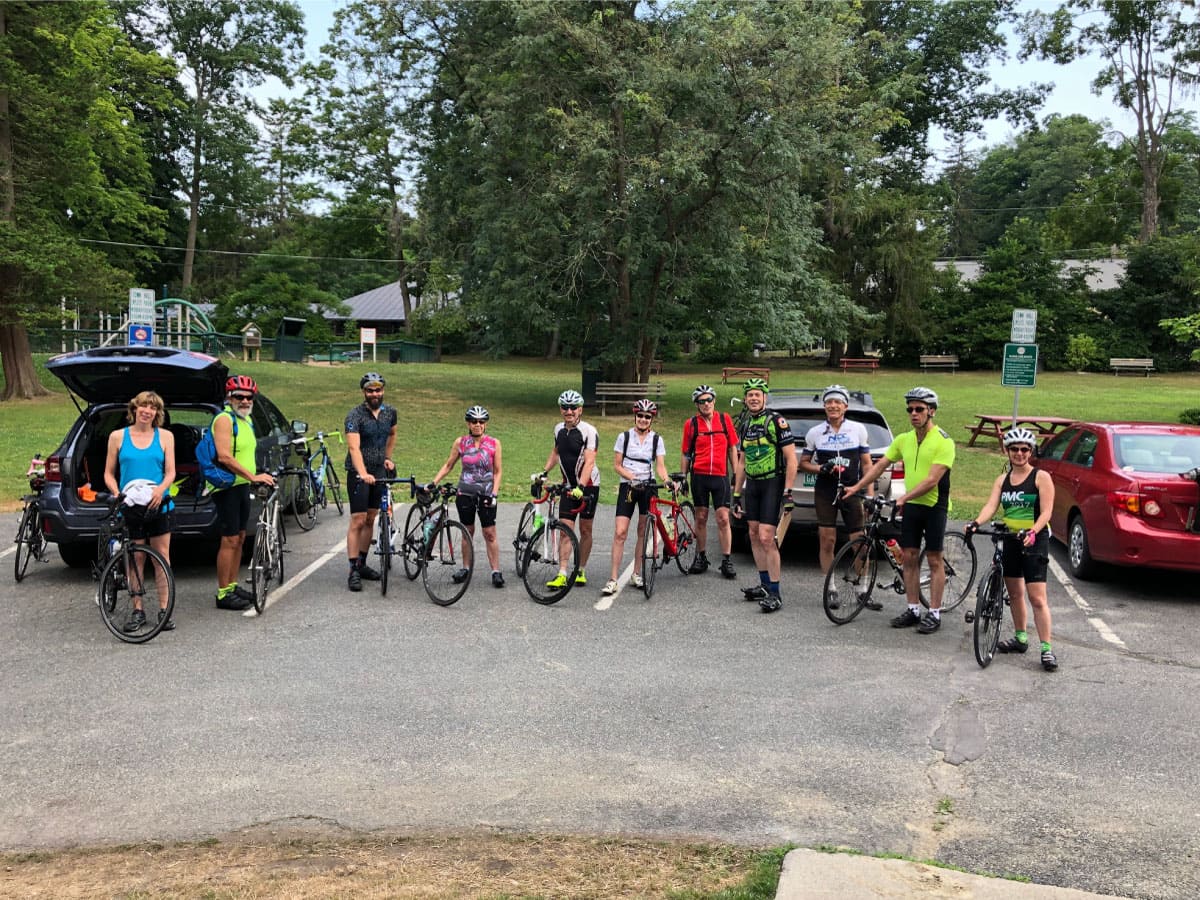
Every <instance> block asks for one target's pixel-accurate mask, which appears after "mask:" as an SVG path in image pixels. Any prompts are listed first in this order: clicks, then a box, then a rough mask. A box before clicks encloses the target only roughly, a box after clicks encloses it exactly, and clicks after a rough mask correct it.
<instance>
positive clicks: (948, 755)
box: [0, 504, 1200, 900]
mask: <svg viewBox="0 0 1200 900" xmlns="http://www.w3.org/2000/svg"><path fill="white" fill-rule="evenodd" d="M519 510H520V507H519V505H516V504H504V505H503V506H502V508H501V518H500V532H501V536H502V545H503V544H504V540H505V536H506V535H508V536H511V532H512V529H513V528H514V526H515V520H516V517H517V515H518V513H519ZM344 525H345V520H341V519H338V517H337V516H336V515H333V514H331V513H329V512H326V513H322V515H321V521H320V522H319V524H318V527H317V528H316V530H314V531H313V532H310V533H307V534H298V533H291V534H289V544H288V547H289V553H288V557H287V569H288V581H287V583H286V584H285V585H284V588H283V589H282V590H279V591H277V592H275V594H274V598H273V603H272V605H271V606H270V607H269V609H268V610H267V613H266V615H264V616H263V617H261V618H258V617H245V616H242V615H240V614H237V613H230V612H224V611H219V610H216V609H215V608H214V606H213V603H212V598H211V592H212V588H213V584H212V583H211V582H212V580H213V579H212V572H211V568H210V566H209V565H208V564H207V563H206V562H203V561H195V560H189V559H187V558H186V557H185V556H183V554H179V555H178V558H177V560H176V561H177V563H178V565H177V567H176V574H177V578H178V583H179V593H178V600H177V612H176V616H177V618H178V621H179V628H178V630H177V631H175V632H172V633H170V634H163V635H160V636H159V637H158V638H156V639H155V640H154V641H152V642H151V643H150V644H147V645H144V646H142V647H131V646H127V645H124V644H121V643H119V642H118V641H116V640H114V639H113V638H112V637H111V636H110V635H109V634H108V632H107V631H106V630H105V629H104V627H103V625H102V624H101V622H100V617H99V615H98V614H97V613H96V609H95V606H94V586H93V583H92V582H91V580H90V579H89V578H88V576H87V574H86V573H84V572H81V571H78V570H70V569H67V568H66V567H65V566H64V565H62V563H61V562H59V561H58V560H57V559H53V557H54V554H53V552H52V553H51V557H52V562H50V563H48V564H45V565H35V566H34V568H33V569H32V571H31V572H30V574H29V577H28V578H27V579H26V581H25V582H23V583H22V584H20V585H15V584H13V583H12V580H11V560H12V553H11V549H8V550H6V551H4V553H3V554H0V566H3V567H5V572H4V573H2V575H0V636H2V637H0V643H2V646H0V679H2V680H3V681H4V683H5V684H6V685H8V686H9V687H8V688H7V689H6V690H5V691H4V692H3V694H2V695H0V721H3V722H4V723H5V727H4V729H3V732H2V733H0V779H3V782H4V784H5V785H6V789H5V791H4V792H2V793H0V847H5V848H39V847H56V846H68V845H79V844H83V845H89V844H97V843H99V844H111V843H124V842H130V841H136V840H143V839H155V840H172V839H194V838H200V837H204V836H208V835H214V834H222V833H228V832H230V831H234V830H236V829H238V828H242V827H245V826H247V825H251V824H255V823H264V822H273V821H278V820H283V819H288V818H297V817H299V818H313V819H317V820H321V821H328V822H332V823H337V824H339V825H341V826H344V827H348V828H354V829H362V830H405V829H441V828H500V829H517V830H522V831H532V832H539V833H560V832H570V833H584V834H606V835H608V834H640V835H651V836H661V837H671V838H681V839H692V838H702V839H714V840H720V841H727V842H732V843H738V844H744V845H753V846H778V845H780V844H785V843H793V844H796V845H799V846H804V847H837V848H847V849H853V850H857V851H862V852H864V853H891V854H899V855H902V856H905V857H907V858H911V859H935V860H938V861H939V862H942V863H945V864H948V865H952V866H956V867H958V868H961V869H964V870H967V871H970V872H993V873H1001V874H1006V875H1016V876H1021V877H1024V878H1028V879H1030V880H1031V881H1032V882H1034V883H1037V884H1044V885H1050V886H1057V887H1069V888H1074V889H1077V890H1083V891H1092V892H1095V893H1099V894H1107V895H1118V896H1127V897H1137V898H1172V900H1174V898H1179V900H1183V898H1189V900H1190V898H1192V897H1196V896H1200V876H1198V874H1197V866H1196V865H1195V860H1196V858H1197V856H1198V854H1200V839H1198V837H1197V834H1198V831H1200V829H1197V824H1198V820H1197V813H1196V810H1197V809H1200V803H1197V800H1200V787H1198V784H1200V781H1198V775H1197V773H1196V768H1195V765H1194V756H1195V753H1194V744H1195V735H1194V723H1195V722H1196V721H1197V720H1198V718H1200V717H1198V716H1197V705H1198V704H1200V700H1198V699H1197V698H1200V690H1198V688H1200V655H1198V654H1197V651H1196V648H1195V645H1194V641H1193V639H1192V637H1191V635H1192V634H1194V629H1193V628H1192V627H1191V624H1190V621H1191V617H1192V616H1194V615H1195V612H1196V603H1197V601H1196V599H1195V597H1194V590H1193V589H1192V588H1191V585H1190V580H1189V579H1187V578H1183V577H1177V576H1173V575H1170V574H1165V573H1152V574H1151V575H1150V576H1149V577H1148V576H1147V574H1146V573H1137V572H1127V573H1114V574H1113V575H1112V577H1111V578H1109V579H1106V581H1104V582H1093V583H1078V584H1072V583H1070V580H1069V579H1066V581H1065V582H1064V581H1060V580H1058V579H1057V578H1056V580H1055V581H1054V582H1052V584H1051V588H1050V598H1051V605H1052V608H1053V609H1054V614H1055V628H1056V637H1055V647H1056V650H1057V651H1058V653H1059V657H1060V660H1061V661H1062V668H1060V670H1059V671H1058V672H1057V673H1054V674H1053V675H1049V674H1047V673H1044V672H1042V671H1041V669H1040V667H1039V666H1038V665H1037V662H1036V660H1031V659H1028V658H1015V659H1014V658H1009V657H1002V658H999V659H997V660H996V662H994V663H993V664H992V665H991V666H990V667H989V668H988V669H986V670H984V669H980V668H979V667H978V666H977V665H976V663H975V660H974V658H973V655H972V652H971V643H970V632H969V628H968V626H966V625H965V624H963V622H962V619H961V617H960V616H957V615H954V616H948V621H947V622H946V624H945V625H944V626H943V628H942V630H941V631H940V632H938V633H937V634H935V635H929V636H918V635H916V634H914V633H913V632H912V631H911V630H904V631H900V630H896V629H891V628H889V627H888V626H887V622H886V619H887V618H889V617H890V616H891V615H894V614H895V613H896V612H898V611H899V609H900V603H901V600H900V598H899V597H895V596H891V597H890V598H889V599H887V601H886V602H887V604H888V606H887V609H885V611H884V612H882V613H874V612H869V611H864V612H863V614H862V615H860V616H859V618H858V619H856V620H855V621H854V622H853V623H851V624H850V625H847V626H843V627H840V628H839V627H835V626H833V625H831V624H830V623H829V622H828V621H827V620H826V619H825V617H824V615H823V613H822V611H821V607H820V600H819V596H820V582H821V578H820V573H819V571H818V568H817V564H816V554H815V542H814V541H813V539H812V538H811V537H806V536H804V535H800V534H796V535H792V536H791V537H789V542H788V545H787V548H786V550H787V553H786V562H785V571H784V603H785V605H784V608H783V610H781V611H780V612H778V613H775V614H773V615H764V614H762V613H760V612H759V611H758V609H757V607H756V605H754V604H747V603H743V602H742V601H741V600H740V596H739V595H740V591H739V590H738V587H739V586H740V585H742V584H746V583H750V582H752V581H753V573H752V571H751V569H752V565H751V562H750V558H749V557H748V556H747V555H745V554H738V555H737V556H736V561H737V563H738V565H739V568H740V575H741V576H742V577H741V578H739V579H738V580H736V581H733V582H729V581H726V580H724V579H721V578H720V577H719V576H717V575H716V574H715V573H709V574H707V575H705V576H701V577H685V576H683V575H682V574H680V573H679V572H678V571H675V570H674V568H673V567H670V568H668V569H666V570H664V572H663V573H662V574H661V576H660V579H659V585H658V589H657V591H656V593H655V595H654V597H653V598H651V599H649V600H647V599H646V598H645V597H643V596H641V594H640V593H638V592H636V591H634V590H632V589H630V588H629V587H628V586H626V587H625V588H624V589H622V591H621V593H620V594H618V595H617V596H616V597H615V598H613V599H611V600H608V599H606V598H602V597H601V596H600V591H599V586H600V585H601V584H602V583H603V580H604V578H603V575H604V570H605V569H606V567H607V553H608V547H609V545H610V541H611V534H612V509H611V507H608V508H601V510H600V512H599V514H598V517H597V520H596V551H595V557H594V559H593V561H592V563H591V564H590V565H589V566H588V574H589V579H590V581H591V584H589V586H588V587H587V588H586V589H576V590H574V591H572V592H571V593H570V594H569V595H568V596H567V597H566V598H565V599H564V600H563V601H562V602H560V603H559V604H557V605H555V606H551V607H542V606H539V605H537V604H534V603H532V602H530V600H529V599H528V597H527V596H526V595H525V592H524V590H523V589H522V587H521V585H520V582H519V580H517V579H516V578H515V576H514V575H513V572H512V559H511V556H512V553H511V547H510V546H505V548H504V551H505V552H504V556H503V565H504V570H505V572H506V575H507V578H508V585H507V586H506V587H505V588H504V589H502V590H495V589H493V588H491V586H490V585H489V584H488V583H487V579H486V578H482V577H477V578H476V580H475V581H474V582H473V583H472V585H471V588H470V590H469V591H468V592H467V594H466V596H465V597H464V598H463V599H462V600H460V601H459V602H458V603H457V604H455V605H454V606H452V607H449V608H441V607H437V606H434V605H433V604H432V603H430V602H429V601H428V599H427V598H426V597H425V596H424V593H423V591H422V590H421V588H420V585H419V582H418V583H415V584H414V583H409V582H407V581H405V580H403V579H400V580H398V581H394V582H393V589H392V590H390V591H389V594H388V596H387V597H382V596H381V595H380V594H379V592H378V590H377V589H376V588H375V587H374V586H368V589H367V590H366V591H364V592H363V593H362V594H350V593H348V592H347V591H346V587H345V585H346V580H345V576H346V564H345V560H344V558H343V554H342V552H341V547H342V540H343V537H344ZM15 527H16V517H15V515H11V514H10V515H5V516H0V532H2V530H3V529H4V528H7V529H9V532H10V533H11V532H12V531H15ZM714 540H715V539H714ZM628 547H629V549H628V550H627V554H626V561H628V559H629V555H628V554H629V552H631V550H632V542H630V544H629V545H628ZM714 549H715V547H714V546H712V545H711V544H710V556H711V555H713V551H714ZM477 552H479V553H482V543H481V542H480V541H477ZM1055 558H1056V559H1057V562H1058V567H1059V572H1061V564H1062V555H1061V551H1060V550H1058V549H1056V550H1055ZM1064 577H1065V576H1064ZM1068 588H1069V589H1068ZM131 770H133V771H136V772H137V777H136V778H133V777H131V775H130V772H131ZM823 855H830V854H823ZM833 855H834V856H844V855H846V854H833ZM841 896H848V895H847V894H841ZM884 896H886V895H884ZM934 896H936V895H934ZM956 896H970V895H956Z"/></svg>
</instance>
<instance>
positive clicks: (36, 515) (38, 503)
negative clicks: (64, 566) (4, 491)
mask: <svg viewBox="0 0 1200 900" xmlns="http://www.w3.org/2000/svg"><path fill="white" fill-rule="evenodd" d="M25 476H26V477H27V478H28V479H29V491H30V493H28V494H26V495H25V496H24V497H22V498H21V502H22V503H24V504H25V505H24V507H23V508H22V510H21V521H20V522H19V523H18V525H17V536H16V538H15V541H16V545H17V554H16V558H15V559H14V561H13V575H14V576H15V578H16V580H17V581H18V582H19V581H20V580H21V579H22V578H24V577H25V572H26V571H27V570H28V568H29V560H31V559H36V560H37V561H38V562H43V563H44V562H46V561H47V552H46V551H47V550H48V549H49V544H47V542H46V534H45V532H43V531H42V489H43V488H45V486H46V461H45V460H44V459H42V456H41V454H40V453H39V454H38V455H37V456H35V457H34V458H33V459H31V460H30V461H29V471H28V472H26V473H25Z"/></svg>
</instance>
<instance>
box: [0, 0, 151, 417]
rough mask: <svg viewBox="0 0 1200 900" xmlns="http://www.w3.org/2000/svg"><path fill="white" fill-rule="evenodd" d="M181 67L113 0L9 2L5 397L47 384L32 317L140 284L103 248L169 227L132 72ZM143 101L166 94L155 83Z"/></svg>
mask: <svg viewBox="0 0 1200 900" xmlns="http://www.w3.org/2000/svg"><path fill="white" fill-rule="evenodd" d="M170 68H171V67H170V64H169V63H168V62H167V61H165V60H163V59H161V58H160V57H158V56H156V55H154V54H146V53H142V52H139V51H138V50H137V49H136V48H134V47H132V46H130V45H129V43H128V42H127V41H126V40H125V38H124V36H123V34H122V32H121V31H120V29H119V28H118V27H117V25H116V22H115V20H114V17H113V10H112V9H111V8H110V7H109V6H108V5H106V4H103V3H90V2H89V3H0V358H2V360H3V367H4V378H5V386H4V395H3V398H4V399H10V398H13V397H32V396H34V395H36V394H39V393H44V390H43V389H42V388H41V386H40V385H39V383H38V380H37V376H36V374H35V372H34V367H33V359H32V356H31V353H30V346H29V337H28V331H27V327H29V326H32V325H37V324H39V323H44V322H47V321H51V320H52V317H55V313H56V310H57V306H58V300H59V298H60V297H63V296H68V297H72V298H75V299H78V300H82V301H87V302H90V303H91V304H95V305H96V306H101V307H103V306H108V305H111V304H113V302H114V298H119V297H121V296H122V295H123V294H124V292H125V290H126V289H127V288H128V287H130V286H131V283H132V276H131V273H130V271H129V270H128V269H122V268H118V267H117V266H116V265H114V264H113V262H112V261H110V259H109V257H108V255H107V254H106V252H105V251H104V249H103V248H106V247H110V246H111V243H110V242H111V241H114V240H119V241H124V242H131V241H138V242H141V241H155V240H157V239H158V238H159V237H160V236H161V231H160V229H161V225H162V221H163V216H162V215H161V210H159V209H156V208H155V207H153V206H151V205H150V204H149V203H147V202H146V200H145V197H144V195H145V193H147V192H148V188H149V186H150V184H151V180H152V179H151V174H150V168H149V164H148V160H147V157H146V153H145V147H144V144H143V133H142V131H141V130H140V127H139V124H138V122H137V119H136V117H135V115H134V113H133V111H132V110H131V108H130V107H129V105H128V103H129V94H128V93H127V91H126V84H127V82H126V79H131V81H132V83H134V84H141V85H145V86H152V85H154V84H156V83H158V84H161V83H162V82H163V80H164V78H165V77H166V75H167V73H169V72H170ZM142 102H143V103H144V104H146V105H147V107H150V106H152V105H154V104H159V103H164V104H165V103H166V102H167V98H164V96H163V95H162V94H161V93H156V92H154V91H153V89H152V88H149V87H148V89H147V91H146V94H145V95H144V96H143V98H142ZM114 255H115V261H117V262H119V263H120V264H122V265H130V264H131V258H130V256H129V255H128V254H127V253H125V252H124V251H120V252H117V253H115V254H114Z"/></svg>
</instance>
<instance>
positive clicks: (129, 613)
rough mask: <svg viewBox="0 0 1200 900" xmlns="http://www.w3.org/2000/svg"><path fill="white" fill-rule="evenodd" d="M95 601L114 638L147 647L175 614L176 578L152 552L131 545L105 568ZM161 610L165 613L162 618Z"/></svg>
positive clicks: (161, 559)
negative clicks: (146, 644)
mask: <svg viewBox="0 0 1200 900" xmlns="http://www.w3.org/2000/svg"><path fill="white" fill-rule="evenodd" d="M159 575H161V576H162V579H163V581H162V587H161V588H160V586H159V579H158V576H159ZM163 591H165V592H166V597H165V598H164V597H163V595H162V592H163ZM96 597H97V601H98V605H99V607H100V618H101V619H103V620H104V625H105V627H106V628H108V630H109V631H111V632H112V633H113V635H114V636H116V637H117V638H119V639H120V640H122V641H125V642H126V643H129V644H144V643H145V642H146V641H148V640H150V639H151V638H153V637H154V636H155V635H157V634H158V633H159V632H160V631H162V627H163V625H164V624H165V623H166V622H167V620H169V619H170V618H171V613H172V612H173V611H174V610H175V575H174V573H172V572H171V567H170V566H169V565H168V564H167V561H166V560H164V559H163V558H162V556H161V555H159V554H158V552H156V551H155V550H154V549H153V548H151V547H149V546H147V545H146V544H130V545H129V546H128V547H127V548H126V549H125V550H124V551H123V552H121V553H118V554H117V555H116V556H114V557H113V558H112V559H110V560H109V561H108V563H107V565H105V567H104V571H103V572H101V573H100V586H99V587H98V588H97V594H96ZM160 609H163V610H165V611H166V613H165V615H163V616H161V617H160V616H159V610H160ZM137 611H140V612H141V613H142V615H141V616H140V617H139V616H137V615H136V612H137Z"/></svg>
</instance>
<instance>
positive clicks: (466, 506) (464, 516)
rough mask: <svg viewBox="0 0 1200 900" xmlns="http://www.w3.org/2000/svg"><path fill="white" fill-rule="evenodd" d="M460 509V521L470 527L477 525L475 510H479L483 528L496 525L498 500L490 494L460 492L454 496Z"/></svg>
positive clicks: (455, 506)
mask: <svg viewBox="0 0 1200 900" xmlns="http://www.w3.org/2000/svg"><path fill="white" fill-rule="evenodd" d="M454 508H455V509H457V510H458V521H460V522H462V523H463V524H464V525H466V526H467V527H468V528H474V527H475V511H476V510H478V511H479V524H480V526H481V527H483V528H493V527H495V525H496V501H495V500H494V499H492V496H491V495H490V494H459V495H458V496H456V497H455V498H454Z"/></svg>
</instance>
